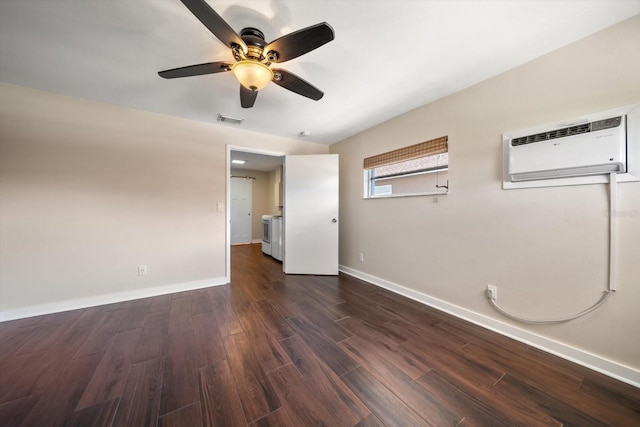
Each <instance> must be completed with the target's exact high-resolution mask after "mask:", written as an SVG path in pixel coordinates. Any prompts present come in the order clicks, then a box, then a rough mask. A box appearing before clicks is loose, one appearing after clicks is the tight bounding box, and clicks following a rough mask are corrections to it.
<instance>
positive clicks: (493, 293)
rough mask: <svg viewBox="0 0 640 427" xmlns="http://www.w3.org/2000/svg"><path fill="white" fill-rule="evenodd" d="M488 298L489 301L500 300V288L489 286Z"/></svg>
mask: <svg viewBox="0 0 640 427" xmlns="http://www.w3.org/2000/svg"><path fill="white" fill-rule="evenodd" d="M487 296H488V297H489V299H492V300H494V301H495V300H497V299H498V287H497V286H493V285H487Z"/></svg>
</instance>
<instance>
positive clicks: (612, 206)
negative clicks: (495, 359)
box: [489, 172, 617, 325]
mask: <svg viewBox="0 0 640 427" xmlns="http://www.w3.org/2000/svg"><path fill="white" fill-rule="evenodd" d="M616 181H617V179H616V174H615V172H612V173H611V174H609V286H608V287H607V290H606V291H604V294H603V295H602V296H601V297H600V299H599V300H598V302H596V303H595V304H594V305H592V306H591V307H589V308H587V309H586V310H583V311H581V312H580V313H578V314H574V315H573V316H569V317H562V318H559V319H550V320H535V319H527V318H525V317H520V316H516V315H515V314H511V313H509V312H508V311H506V310H505V309H503V308H502V307H500V306H499V305H498V303H497V302H496V300H495V298H492V297H489V302H491V305H493V307H494V308H495V309H496V310H498V311H499V312H500V313H502V314H504V315H505V316H507V317H509V318H511V319H513V320H517V321H519V322H524V323H532V324H536V325H545V324H550V323H562V322H568V321H569V320H573V319H577V318H578V317H582V316H584V315H585V314H588V313H591V312H592V311H593V310H595V309H597V308H598V307H600V306H601V305H602V304H604V303H605V302H606V301H607V299H608V298H609V297H610V296H611V294H612V293H613V292H615V291H616V257H617V251H616V247H617V239H616V235H617V232H616V205H617V187H616Z"/></svg>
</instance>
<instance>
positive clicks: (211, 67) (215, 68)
mask: <svg viewBox="0 0 640 427" xmlns="http://www.w3.org/2000/svg"><path fill="white" fill-rule="evenodd" d="M232 65H233V64H231V63H229V62H207V63H205V64H197V65H188V66H186V67H180V68H172V69H171V70H164V71H160V72H158V75H159V76H160V77H164V78H165V79H175V78H177V77H190V76H201V75H203V74H213V73H222V72H224V71H229V70H231V66H232Z"/></svg>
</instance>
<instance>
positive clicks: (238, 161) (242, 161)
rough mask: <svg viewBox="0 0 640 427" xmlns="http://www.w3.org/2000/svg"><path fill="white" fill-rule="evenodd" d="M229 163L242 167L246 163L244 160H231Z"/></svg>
mask: <svg viewBox="0 0 640 427" xmlns="http://www.w3.org/2000/svg"><path fill="white" fill-rule="evenodd" d="M231 163H233V164H235V165H244V164H245V163H246V162H245V161H244V160H238V159H235V160H231Z"/></svg>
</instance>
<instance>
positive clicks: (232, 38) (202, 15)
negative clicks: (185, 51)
mask: <svg viewBox="0 0 640 427" xmlns="http://www.w3.org/2000/svg"><path fill="white" fill-rule="evenodd" d="M180 1H182V3H184V5H185V6H187V9H189V10H190V11H191V13H193V14H194V15H195V17H196V18H198V20H199V21H200V22H202V23H203V24H204V26H205V27H207V28H208V29H209V31H211V32H212V33H213V35H214V36H216V37H217V38H218V39H219V40H220V41H221V42H222V43H224V44H226V45H227V46H229V47H233V45H238V46H240V47H242V49H243V50H244V51H245V52H246V51H247V45H246V44H245V42H244V41H243V40H242V38H240V36H239V35H238V33H236V32H235V31H234V30H233V28H231V26H230V25H229V24H227V21H225V20H224V19H222V16H220V15H218V13H217V12H216V11H215V10H213V9H212V8H211V6H209V5H208V4H207V2H206V1H204V0H180Z"/></svg>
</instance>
